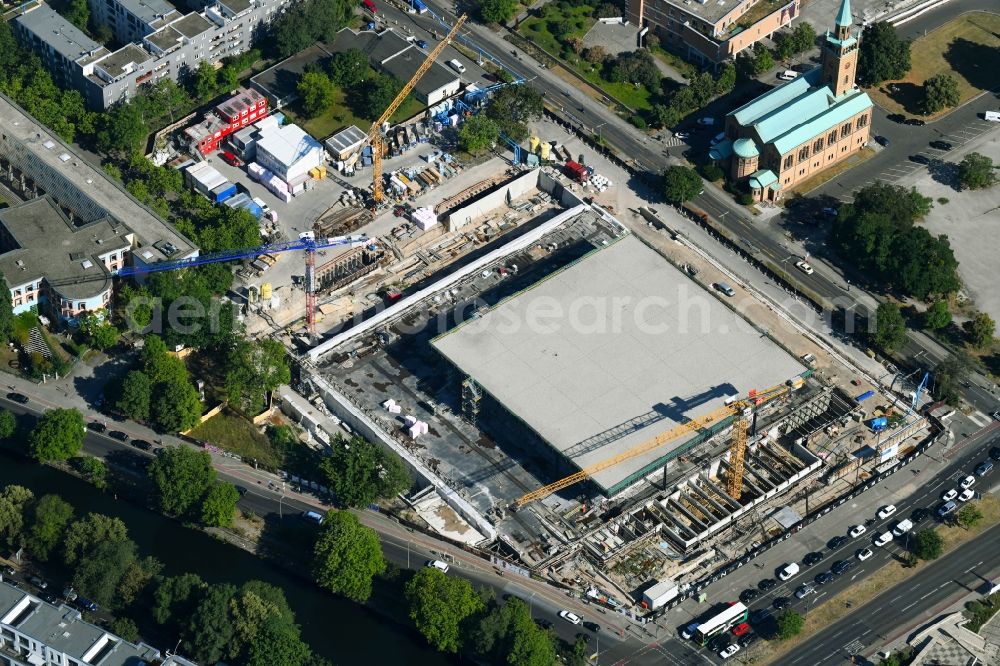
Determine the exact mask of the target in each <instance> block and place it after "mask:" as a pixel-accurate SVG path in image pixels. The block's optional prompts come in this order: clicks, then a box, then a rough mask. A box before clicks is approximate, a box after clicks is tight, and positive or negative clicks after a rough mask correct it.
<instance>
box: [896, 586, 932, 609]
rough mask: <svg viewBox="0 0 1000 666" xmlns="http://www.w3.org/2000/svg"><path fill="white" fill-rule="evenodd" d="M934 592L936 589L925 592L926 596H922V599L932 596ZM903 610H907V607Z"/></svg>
mask: <svg viewBox="0 0 1000 666" xmlns="http://www.w3.org/2000/svg"><path fill="white" fill-rule="evenodd" d="M934 592H935V591H934V590H931V591H930V592H928V593H927V594H925V595H924V596H922V597H920V601H923V600H924V599H926V598H927V597H929V596H931V595H932V594H934ZM903 610H906V609H905V608H904V609H903Z"/></svg>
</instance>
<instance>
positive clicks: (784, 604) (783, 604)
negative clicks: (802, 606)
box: [771, 597, 792, 610]
mask: <svg viewBox="0 0 1000 666" xmlns="http://www.w3.org/2000/svg"><path fill="white" fill-rule="evenodd" d="M771 605H772V606H774V607H775V608H777V609H778V610H782V609H783V608H788V607H789V606H791V605H792V600H791V599H789V598H788V597H777V598H775V600H774V601H773V602H771Z"/></svg>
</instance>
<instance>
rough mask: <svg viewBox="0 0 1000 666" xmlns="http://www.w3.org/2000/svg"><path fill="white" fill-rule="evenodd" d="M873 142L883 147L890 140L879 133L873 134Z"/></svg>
mask: <svg viewBox="0 0 1000 666" xmlns="http://www.w3.org/2000/svg"><path fill="white" fill-rule="evenodd" d="M875 143H877V144H878V145H880V146H882V147H885V146H888V145H889V144H890V143H892V142H891V141H889V139H887V138H885V137H884V136H882V135H881V134H876V135H875Z"/></svg>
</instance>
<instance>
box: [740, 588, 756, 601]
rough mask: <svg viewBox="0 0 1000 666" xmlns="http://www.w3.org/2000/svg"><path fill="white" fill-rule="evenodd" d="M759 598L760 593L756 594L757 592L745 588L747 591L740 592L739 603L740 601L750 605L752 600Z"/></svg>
mask: <svg viewBox="0 0 1000 666" xmlns="http://www.w3.org/2000/svg"><path fill="white" fill-rule="evenodd" d="M759 596H760V592H758V591H757V590H755V589H753V588H752V587H751V588H747V589H745V590H743V591H742V592H740V601H742V602H743V603H745V604H748V603H750V602H751V601H753V600H754V599H756V598H757V597H759Z"/></svg>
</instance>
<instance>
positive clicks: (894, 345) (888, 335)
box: [872, 301, 906, 351]
mask: <svg viewBox="0 0 1000 666" xmlns="http://www.w3.org/2000/svg"><path fill="white" fill-rule="evenodd" d="M872 340H873V342H874V343H875V344H876V345H877V346H878V347H879V348H881V349H884V350H885V351H893V350H895V349H898V348H899V346H900V345H901V344H903V342H904V341H905V340H906V322H905V321H903V314H902V312H900V310H899V306H898V305H897V304H895V303H892V302H889V301H886V302H885V303H879V306H878V309H877V310H876V311H875V334H874V335H873V337H872Z"/></svg>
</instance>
